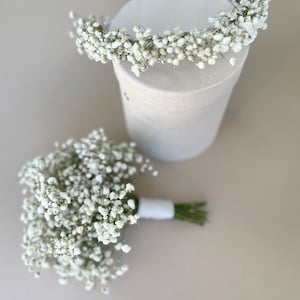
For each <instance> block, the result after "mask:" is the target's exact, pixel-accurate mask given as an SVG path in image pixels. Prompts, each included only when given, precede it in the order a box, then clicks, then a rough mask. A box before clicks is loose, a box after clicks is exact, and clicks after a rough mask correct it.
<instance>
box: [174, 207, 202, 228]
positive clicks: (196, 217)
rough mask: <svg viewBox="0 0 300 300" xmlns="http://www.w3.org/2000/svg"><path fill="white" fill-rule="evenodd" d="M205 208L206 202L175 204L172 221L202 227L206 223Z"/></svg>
mask: <svg viewBox="0 0 300 300" xmlns="http://www.w3.org/2000/svg"><path fill="white" fill-rule="evenodd" d="M205 206H206V202H199V203H180V204H175V216H174V219H177V220H182V221H186V222H190V223H194V224H198V225H204V224H205V223H206V222H207V211H206V209H205Z"/></svg>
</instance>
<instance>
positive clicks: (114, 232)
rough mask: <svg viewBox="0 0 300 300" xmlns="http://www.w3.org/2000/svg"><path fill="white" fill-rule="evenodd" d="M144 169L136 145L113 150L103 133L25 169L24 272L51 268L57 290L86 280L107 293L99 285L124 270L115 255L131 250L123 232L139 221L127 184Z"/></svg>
mask: <svg viewBox="0 0 300 300" xmlns="http://www.w3.org/2000/svg"><path fill="white" fill-rule="evenodd" d="M149 170H151V171H152V166H151V165H150V164H149V160H147V159H144V157H143V156H142V155H141V154H139V153H138V152H137V150H136V148H135V144H134V143H129V144H127V143H121V144H119V145H114V144H113V143H112V142H110V141H109V140H108V139H107V137H106V135H105V133H104V131H103V130H102V129H100V130H98V131H94V132H92V133H91V134H90V135H89V136H88V137H87V138H83V139H82V140H81V141H80V142H76V141H74V140H68V141H67V142H66V143H64V144H61V145H59V144H56V148H55V151H54V152H53V153H50V154H47V155H44V156H40V157H37V158H35V159H34V160H33V161H31V162H29V163H27V164H26V165H25V166H24V167H23V168H22V171H21V172H20V178H21V179H20V182H21V184H22V185H25V188H26V189H27V191H25V194H26V198H25V200H24V204H23V209H24V213H23V214H22V216H21V220H22V221H23V222H24V224H25V225H26V229H25V232H24V237H23V244H22V246H23V248H24V249H25V252H24V254H23V260H24V262H25V265H26V266H27V267H28V268H29V270H30V271H35V272H36V273H35V274H36V277H39V274H40V269H41V268H46V267H48V266H50V265H52V266H53V267H54V268H55V269H56V271H57V273H58V275H59V276H60V279H59V282H60V283H62V284H65V283H67V282H68V281H69V279H72V278H74V279H77V280H85V282H86V289H87V290H90V289H92V288H93V287H94V286H95V285H96V283H97V282H99V283H100V285H102V292H103V293H107V292H108V289H107V288H106V287H105V286H103V285H105V284H106V283H107V281H108V280H109V279H115V278H117V277H118V276H121V275H123V274H124V273H125V272H126V271H127V266H126V265H124V264H122V263H121V261H120V259H119V255H117V254H116V253H118V252H123V253H128V252H129V251H130V246H129V245H127V244H126V243H124V242H123V234H122V233H123V230H124V227H125V226H126V225H128V224H135V223H136V222H137V219H138V215H137V208H136V200H135V196H134V195H133V192H134V189H135V187H134V186H133V185H132V184H131V183H130V181H131V179H132V178H133V176H134V175H136V174H137V173H144V172H146V171H149Z"/></svg>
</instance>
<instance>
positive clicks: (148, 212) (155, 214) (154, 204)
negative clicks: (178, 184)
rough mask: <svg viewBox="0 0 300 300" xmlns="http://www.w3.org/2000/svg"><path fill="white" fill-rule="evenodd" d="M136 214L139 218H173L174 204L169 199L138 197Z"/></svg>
mask: <svg viewBox="0 0 300 300" xmlns="http://www.w3.org/2000/svg"><path fill="white" fill-rule="evenodd" d="M138 215H139V217H140V218H141V219H156V220H168V219H173V218H174V215H175V206H174V203H173V201H170V200H160V199H149V198H140V199H139V206H138Z"/></svg>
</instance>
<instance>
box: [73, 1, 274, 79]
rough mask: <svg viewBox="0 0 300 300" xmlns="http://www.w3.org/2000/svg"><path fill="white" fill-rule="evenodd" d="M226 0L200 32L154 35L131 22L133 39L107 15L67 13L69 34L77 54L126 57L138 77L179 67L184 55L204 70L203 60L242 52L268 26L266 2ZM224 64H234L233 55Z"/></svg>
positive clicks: (104, 58)
mask: <svg viewBox="0 0 300 300" xmlns="http://www.w3.org/2000/svg"><path fill="white" fill-rule="evenodd" d="M229 1H230V2H231V3H232V5H233V10H232V11H230V12H220V13H219V15H218V16H217V17H210V18H209V19H208V20H209V23H210V24H211V26H209V27H208V28H205V29H203V30H199V29H192V30H191V31H189V32H185V31H182V30H180V29H179V28H175V29H174V30H172V31H171V30H166V31H164V33H163V35H152V34H151V29H145V28H143V27H141V26H134V28H133V31H134V33H135V37H133V36H132V35H130V33H129V32H128V30H127V29H125V28H121V29H117V30H114V31H112V30H110V29H109V28H110V24H111V20H110V19H107V18H102V19H101V20H97V19H96V18H95V17H94V16H90V17H88V18H87V19H84V18H82V17H79V16H77V15H75V14H74V13H73V12H70V18H71V19H73V20H74V27H75V32H73V33H72V36H73V37H75V40H76V45H77V48H78V52H79V53H80V54H83V53H86V54H87V55H88V57H89V59H91V60H94V61H96V62H98V61H100V62H102V63H107V62H108V61H109V60H111V61H113V62H117V63H120V62H122V61H129V62H130V63H131V64H132V67H131V70H132V72H133V73H134V74H135V75H136V76H140V73H141V72H144V71H145V70H147V68H148V67H149V66H153V65H154V64H155V63H158V62H159V63H163V64H164V63H169V64H173V65H174V66H178V65H179V64H180V61H182V60H184V59H187V60H189V61H191V62H193V63H195V65H196V66H198V67H199V68H200V69H204V68H205V66H206V64H208V65H214V64H215V63H216V62H217V60H218V59H220V58H225V56H224V54H225V53H228V52H231V51H232V52H234V53H238V52H240V51H241V50H242V48H243V46H247V45H249V44H251V43H252V42H253V41H254V40H255V38H256V36H257V31H258V29H266V28H267V25H266V20H267V17H268V9H269V2H270V0H229ZM228 62H229V63H230V64H231V65H234V64H235V58H234V57H231V58H230V59H229V60H228Z"/></svg>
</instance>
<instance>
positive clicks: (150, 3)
mask: <svg viewBox="0 0 300 300" xmlns="http://www.w3.org/2000/svg"><path fill="white" fill-rule="evenodd" d="M229 10H232V5H231V4H230V2H229V1H227V0H215V1H208V0H177V1H171V0H131V1H129V2H128V3H127V4H126V5H125V6H124V7H123V8H122V9H121V10H120V11H119V13H118V14H117V15H116V17H115V18H114V20H113V23H112V28H114V29H116V28H121V27H126V28H127V29H132V28H133V26H134V25H141V26H143V27H145V28H151V29H152V33H153V34H161V33H162V32H163V31H164V30H166V29H173V28H175V27H179V28H180V29H182V30H185V31H189V30H191V29H193V28H198V29H202V28H206V27H208V26H209V23H208V18H209V17H212V16H216V15H217V14H218V13H219V12H220V11H229ZM248 50H249V49H248V48H244V49H243V50H242V52H240V53H238V54H234V53H228V54H226V55H225V58H224V59H221V60H219V61H217V63H216V65H214V66H207V67H206V68H205V69H204V70H200V69H199V68H197V67H196V66H195V65H194V64H193V63H191V62H188V61H183V62H182V63H181V64H180V66H179V67H176V68H174V67H173V66H172V65H169V64H164V65H163V64H156V65H155V66H154V67H150V68H149V69H148V70H147V71H146V72H144V73H142V74H141V76H140V77H136V76H135V75H134V74H133V73H132V72H131V70H130V67H131V64H130V63H128V62H123V63H121V64H114V69H115V73H116V76H117V78H118V80H119V84H120V90H121V95H122V101H123V107H124V113H125V119H126V126H127V130H128V133H129V135H130V136H131V138H132V139H133V140H134V141H135V142H136V143H137V144H138V146H139V148H140V149H141V150H142V151H144V152H145V153H146V154H148V155H150V156H151V157H153V158H156V159H159V160H164V161H178V160H184V159H188V158H191V157H193V156H196V155H198V154H201V153H202V152H203V151H204V150H206V149H207V148H208V147H209V146H210V145H211V144H212V142H213V141H214V139H215V137H216V135H217V133H218V130H219V127H220V124H221V121H222V118H223V115H224V112H225V110H226V107H227V104H228V101H229V99H230V96H231V93H232V90H233V88H234V85H235V84H236V82H237V80H238V78H239V76H240V73H241V71H242V68H243V65H244V62H245V60H246V58H247V55H248ZM231 57H235V58H236V64H235V66H231V65H230V64H229V62H228V60H229V58H231Z"/></svg>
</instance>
